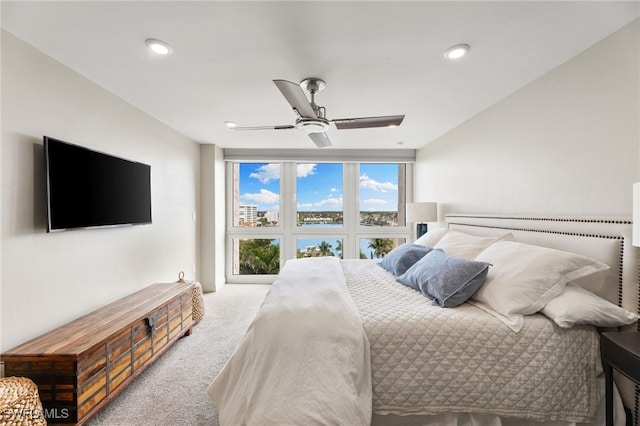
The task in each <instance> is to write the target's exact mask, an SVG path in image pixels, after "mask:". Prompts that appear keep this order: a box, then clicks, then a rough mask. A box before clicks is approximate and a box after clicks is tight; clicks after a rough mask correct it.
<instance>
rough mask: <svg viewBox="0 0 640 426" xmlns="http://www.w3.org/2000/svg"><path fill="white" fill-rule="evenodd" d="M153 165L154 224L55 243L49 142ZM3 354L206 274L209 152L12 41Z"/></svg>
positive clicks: (7, 49)
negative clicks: (181, 277)
mask: <svg viewBox="0 0 640 426" xmlns="http://www.w3.org/2000/svg"><path fill="white" fill-rule="evenodd" d="M43 135H48V136H52V137H55V138H59V139H62V140H65V141H69V142H72V143H76V144H80V145H84V146H87V147H89V148H92V149H96V150H99V151H103V152H106V153H109V154H113V155H117V156H120V157H124V158H127V159H131V160H135V161H140V162H143V163H146V164H150V165H151V182H152V203H153V205H152V214H153V224H151V225H143V226H133V227H121V228H108V229H97V230H76V231H66V232H58V233H50V234H47V233H46V232H45V221H46V210H45V192H44V191H45V187H44V185H45V180H44V157H43V148H42V136H43ZM1 148H2V161H1V163H2V166H1V173H2V174H1V177H2V198H1V201H2V209H1V219H2V222H1V227H2V228H1V231H2V268H1V273H2V281H1V288H2V292H1V294H0V297H1V301H0V303H1V309H2V311H1V319H2V323H1V329H2V335H1V337H2V339H1V348H0V349H1V350H7V349H10V348H11V347H13V346H15V345H17V344H19V343H22V342H24V341H26V340H28V339H30V338H32V337H36V336H37V335H39V334H41V333H43V332H45V331H47V330H50V329H52V328H54V327H56V326H58V325H61V324H64V323H66V322H68V321H70V320H72V319H75V318H77V317H79V316H81V315H82V314H85V313H88V312H90V311H92V310H94V309H96V308H98V307H100V306H103V305H105V304H107V303H109V302H111V301H113V300H116V299H118V298H120V297H122V296H125V295H127V294H129V293H132V292H134V291H136V290H138V289H140V288H142V287H145V286H147V285H149V284H152V283H154V282H171V281H175V280H176V279H177V275H178V272H179V271H181V270H182V271H184V272H185V274H186V276H187V277H189V278H194V274H193V267H194V265H196V263H197V261H196V260H197V254H198V253H197V251H198V250H197V227H196V222H195V221H194V220H193V213H194V212H195V211H196V210H197V195H198V191H199V164H200V163H199V161H200V160H199V146H198V145H197V144H196V143H194V142H193V141H191V140H189V139H187V138H185V137H183V136H181V135H180V134H178V133H177V132H175V131H173V130H171V129H169V128H168V127H166V126H165V125H163V124H161V123H159V122H158V121H156V120H155V119H153V118H151V117H149V116H148V115H146V114H144V113H142V112H141V111H140V110H138V109H136V108H135V107H133V106H131V105H130V104H127V103H126V102H124V101H123V100H121V99H120V98H118V97H116V96H114V95H113V94H111V93H110V92H107V91H106V90H104V89H102V88H101V87H99V86H97V85H96V84H94V83H92V82H90V81H88V80H87V79H85V78H83V77H81V76H79V75H78V74H76V73H75V72H73V71H71V70H70V69H68V68H66V67H64V66H62V65H61V64H59V63H58V62H56V61H54V60H52V59H51V58H49V57H47V56H45V55H43V54H42V53H40V52H39V51H37V50H35V49H33V48H32V47H30V46H28V45H27V44H25V43H23V42H22V41H20V40H18V39H17V38H15V37H13V36H12V35H10V34H9V33H6V32H3V33H2V145H1Z"/></svg>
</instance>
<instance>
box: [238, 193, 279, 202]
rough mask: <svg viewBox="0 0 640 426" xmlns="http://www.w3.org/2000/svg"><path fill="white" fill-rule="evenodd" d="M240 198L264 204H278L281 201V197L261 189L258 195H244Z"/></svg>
mask: <svg viewBox="0 0 640 426" xmlns="http://www.w3.org/2000/svg"><path fill="white" fill-rule="evenodd" d="M240 198H242V199H243V200H249V201H255V202H256V203H262V204H276V203H278V202H279V201H280V195H278V194H276V193H274V192H271V191H268V190H266V189H261V190H260V193H258V194H243V195H241V196H240Z"/></svg>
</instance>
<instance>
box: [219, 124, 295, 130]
mask: <svg viewBox="0 0 640 426" xmlns="http://www.w3.org/2000/svg"><path fill="white" fill-rule="evenodd" d="M294 128H295V126H291V125H289V124H286V125H283V126H246V127H231V128H230V129H231V130H288V129H294Z"/></svg>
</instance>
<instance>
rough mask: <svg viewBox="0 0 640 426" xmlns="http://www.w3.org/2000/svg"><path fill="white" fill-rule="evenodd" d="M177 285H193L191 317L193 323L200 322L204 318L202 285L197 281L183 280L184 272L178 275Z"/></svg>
mask: <svg viewBox="0 0 640 426" xmlns="http://www.w3.org/2000/svg"><path fill="white" fill-rule="evenodd" d="M177 282H179V283H186V284H194V287H193V313H192V317H193V320H194V321H195V322H200V321H202V318H204V298H203V294H202V285H201V284H200V283H199V282H197V281H189V280H185V279H184V272H182V271H180V273H179V274H178V281H177Z"/></svg>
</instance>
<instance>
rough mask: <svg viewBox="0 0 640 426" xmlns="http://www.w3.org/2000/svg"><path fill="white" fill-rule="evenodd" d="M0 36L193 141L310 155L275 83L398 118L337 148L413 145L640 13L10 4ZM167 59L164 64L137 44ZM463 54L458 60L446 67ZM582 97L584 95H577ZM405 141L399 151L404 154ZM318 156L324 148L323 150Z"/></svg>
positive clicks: (537, 4) (571, 7)
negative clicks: (314, 80)
mask: <svg viewBox="0 0 640 426" xmlns="http://www.w3.org/2000/svg"><path fill="white" fill-rule="evenodd" d="M1 8H2V10H1V12H2V27H3V28H4V29H6V30H7V31H9V32H11V33H13V34H14V35H16V36H17V37H19V38H21V39H23V40H25V41H26V42H28V43H29V44H31V45H33V46H35V47H36V48H37V49H39V50H41V51H43V52H44V53H46V54H47V55H49V56H51V57H53V58H55V59H56V60H58V61H60V62H62V63H63V64H65V65H67V66H68V67H69V68H71V69H73V70H75V71H77V72H78V73H80V74H82V75H84V76H85V77H87V78H89V79H90V80H92V81H94V82H96V83H97V84H99V85H101V86H102V87H104V88H106V89H107V90H109V91H111V92H113V93H115V94H116V95H118V96H119V97H121V98H123V99H125V100H126V101H128V102H130V103H131V104H133V105H135V106H137V107H138V108H140V109H141V110H143V111H145V112H147V113H148V114H150V115H151V116H153V117H155V118H156V119H158V120H159V121H161V122H163V123H165V124H167V125H168V126H170V127H172V128H174V129H176V130H177V131H178V132H180V133H182V134H184V135H186V136H187V137H189V138H191V139H193V140H194V141H197V142H199V143H215V144H218V145H220V146H222V147H229V148H310V149H315V145H314V144H313V142H312V141H311V140H310V139H309V138H308V137H307V136H306V135H305V134H304V133H302V132H301V131H298V130H285V131H275V130H265V131H245V132H239V131H232V130H229V129H227V128H226V127H225V125H224V121H226V120H231V121H235V122H237V123H238V125H241V126H253V125H256V126H258V125H286V124H293V122H294V121H295V118H296V116H295V114H294V112H293V111H292V110H291V107H290V106H289V104H288V103H287V102H286V100H285V99H284V97H283V96H282V95H281V93H280V92H279V90H278V89H277V88H276V86H275V85H274V84H273V82H272V80H274V79H285V80H290V81H294V82H299V81H300V80H302V79H303V78H305V77H320V78H322V79H324V80H325V81H326V83H327V88H326V89H325V90H324V91H322V92H321V93H320V94H319V95H318V96H317V99H316V101H317V102H318V104H320V105H322V106H325V107H326V110H327V117H328V118H347V117H367V116H377V115H393V114H406V118H405V120H404V122H403V123H402V125H401V126H399V127H397V128H375V129H357V130H337V129H335V128H331V129H330V130H329V131H328V135H329V137H330V138H331V140H332V142H333V146H334V147H335V148H385V149H394V148H400V147H401V148H419V147H421V146H424V145H425V144H426V143H429V142H431V141H433V140H434V139H436V138H438V137H439V136H441V135H443V134H444V133H446V132H447V131H449V130H451V129H452V128H454V127H456V126H458V125H459V124H461V123H463V122H464V121H466V120H469V119H470V118H471V117H473V116H474V115H476V114H478V113H479V112H480V111H482V110H484V109H485V108H487V107H489V106H491V105H492V104H494V103H496V102H498V101H499V100H501V99H503V98H505V97H506V96H508V95H510V94H511V93H513V92H514V91H516V90H518V89H519V88H521V87H523V86H524V85H526V84H527V83H529V82H531V81H533V80H535V79H536V78H538V77H540V76H541V75H543V74H545V73H546V72H548V71H550V70H551V69H553V68H555V67H557V66H558V65H560V64H562V63H563V62H565V61H567V60H568V59H570V58H572V57H573V56H575V55H577V54H579V53H580V52H581V51H583V50H585V49H587V48H589V47H590V46H592V45H593V44H595V43H596V42H598V41H599V40H601V39H603V38H605V37H606V36H608V35H609V34H611V33H613V32H615V31H616V30H618V29H620V28H621V27H623V26H625V25H626V24H628V23H630V22H631V21H633V20H634V19H636V18H638V16H639V15H640V3H639V2H637V1H632V2H620V1H604V2H596V1H570V2H561V1H551V2H541V1H527V2H514V1H497V2H483V1H471V2H459V1H445V2H437V1H410V2H399V1H371V2H369V1H355V2H347V1H334V2H328V1H302V2H291V1H282V2H273V1H258V2H244V1H236V2H217V1H196V2H186V1H177V2H170V1H140V2H132V1H126V2H109V1H105V2H96V1H84V2H82V1H80V2H78V1H71V2H56V1H45V2H23V1H20V2H11V1H2V3H1ZM147 38H158V39H161V40H164V41H166V42H168V43H169V44H170V45H171V46H172V47H173V49H174V52H173V54H172V55H171V56H168V57H158V56H154V55H153V54H151V53H150V52H149V51H148V50H147V49H146V46H145V43H144V41H145V39H147ZM458 43H468V44H470V45H471V51H470V52H469V54H468V55H467V56H466V57H465V58H463V59H462V60H460V61H459V62H455V63H454V62H449V61H447V60H445V59H444V57H443V52H444V50H445V49H446V48H448V47H450V46H451V45H454V44H458ZM585 90H588V88H585ZM400 143H402V145H401V144H400ZM325 149H326V148H325Z"/></svg>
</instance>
